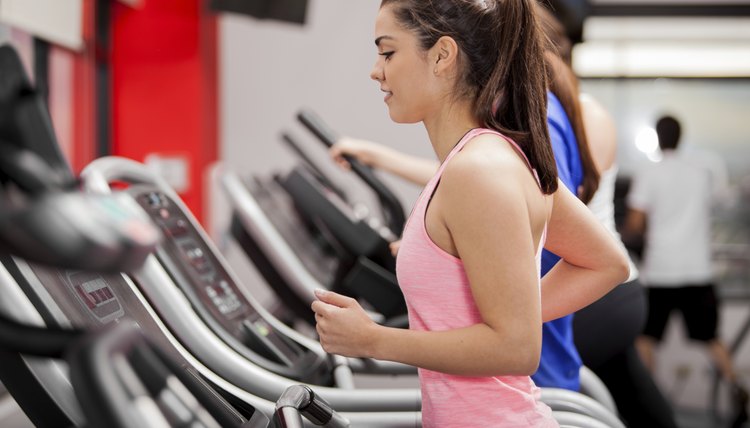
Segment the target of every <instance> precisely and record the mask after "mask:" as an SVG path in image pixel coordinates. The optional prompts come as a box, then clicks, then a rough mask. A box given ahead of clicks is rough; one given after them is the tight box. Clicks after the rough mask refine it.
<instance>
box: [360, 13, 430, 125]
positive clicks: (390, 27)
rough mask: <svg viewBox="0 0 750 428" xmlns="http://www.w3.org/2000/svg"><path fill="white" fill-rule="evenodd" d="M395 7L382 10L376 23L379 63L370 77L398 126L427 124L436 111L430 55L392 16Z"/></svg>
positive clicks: (412, 34) (377, 62)
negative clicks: (377, 86)
mask: <svg viewBox="0 0 750 428" xmlns="http://www.w3.org/2000/svg"><path fill="white" fill-rule="evenodd" d="M392 8H393V6H390V5H387V6H384V7H382V8H380V11H379V13H378V17H377V20H376V21H375V45H376V46H377V48H378V59H377V61H376V62H375V66H374V67H373V69H372V72H371V73H370V77H371V78H372V79H373V80H376V81H377V82H379V83H380V90H381V91H383V92H384V93H385V98H384V101H385V103H386V105H388V112H389V114H390V116H391V119H392V120H393V121H394V122H397V123H415V122H419V121H422V120H424V118H425V116H426V115H427V114H429V111H430V109H431V108H432V109H434V108H435V106H436V105H437V103H436V102H435V101H437V100H435V93H436V91H435V87H434V80H435V79H434V76H433V68H434V67H431V66H430V65H431V61H430V60H429V56H430V55H429V53H428V52H424V51H423V50H421V49H420V47H419V45H418V41H417V38H416V37H415V35H414V33H412V32H410V31H408V30H406V29H404V28H402V27H401V26H400V25H399V24H398V22H397V21H396V18H395V16H394V14H393V9H392Z"/></svg>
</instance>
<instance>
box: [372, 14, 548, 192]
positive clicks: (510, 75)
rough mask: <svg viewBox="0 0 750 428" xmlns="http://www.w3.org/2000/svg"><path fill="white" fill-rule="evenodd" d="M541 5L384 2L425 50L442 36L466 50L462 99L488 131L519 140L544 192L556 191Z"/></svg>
mask: <svg viewBox="0 0 750 428" xmlns="http://www.w3.org/2000/svg"><path fill="white" fill-rule="evenodd" d="M535 3H536V0H383V1H382V3H381V7H383V6H386V5H391V6H393V7H394V15H395V16H396V19H397V21H398V22H399V24H400V25H401V26H403V27H404V28H406V29H407V30H410V31H413V32H414V33H415V34H416V36H417V39H418V40H419V42H420V46H421V47H422V49H424V50H428V49H430V48H431V47H432V46H434V45H435V43H436V42H437V41H438V39H440V37H443V36H449V37H451V38H453V39H454V40H455V41H456V43H457V44H458V46H459V48H460V52H461V53H460V56H459V61H460V63H461V66H462V67H463V71H464V73H463V79H462V81H460V82H459V83H458V84H459V86H458V87H457V88H456V89H457V94H458V95H459V96H468V97H471V98H472V100H473V104H474V114H475V116H476V117H477V118H478V119H479V120H480V122H481V123H482V125H483V126H486V127H488V128H491V129H494V130H496V131H498V132H500V133H502V134H503V135H506V136H507V137H509V138H511V139H513V140H514V141H515V142H516V143H517V144H518V145H519V146H520V147H521V149H522V150H523V151H524V153H525V154H526V156H527V157H528V158H529V162H530V163H531V165H532V166H533V167H534V168H535V169H536V170H537V174H538V175H539V180H540V182H541V187H542V191H543V192H544V193H546V194H550V193H553V192H554V191H555V190H557V166H556V164H555V158H554V155H553V153H552V146H551V144H550V142H549V132H548V129H547V82H546V73H545V65H544V56H543V53H544V42H543V36H542V32H541V30H540V28H539V23H538V22H537V14H536V12H535V6H536V4H535Z"/></svg>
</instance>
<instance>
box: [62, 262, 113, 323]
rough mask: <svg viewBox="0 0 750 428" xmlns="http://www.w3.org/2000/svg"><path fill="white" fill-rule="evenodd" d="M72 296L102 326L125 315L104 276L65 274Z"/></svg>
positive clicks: (76, 273) (80, 273)
mask: <svg viewBox="0 0 750 428" xmlns="http://www.w3.org/2000/svg"><path fill="white" fill-rule="evenodd" d="M67 283H68V285H69V286H70V287H71V289H72V291H73V294H75V296H76V297H77V298H78V300H79V301H80V302H81V303H82V304H83V306H85V307H86V308H87V309H88V310H89V312H90V313H91V314H92V315H94V316H95V317H96V319H98V320H99V322H101V323H102V324H106V323H108V322H110V321H113V320H115V319H118V318H120V317H122V316H123V315H125V311H124V310H123V308H122V306H121V305H120V302H119V300H118V299H117V296H116V295H115V293H114V292H113V291H112V288H111V287H110V284H109V282H107V280H106V278H105V277H104V276H101V275H100V274H97V273H93V272H84V271H78V272H70V271H69V272H67Z"/></svg>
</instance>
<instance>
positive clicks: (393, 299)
mask: <svg viewBox="0 0 750 428" xmlns="http://www.w3.org/2000/svg"><path fill="white" fill-rule="evenodd" d="M298 119H299V120H300V122H301V123H302V124H303V125H305V126H306V127H307V128H308V129H309V130H310V131H311V132H312V133H313V134H314V135H315V136H316V137H318V139H320V140H321V141H322V142H323V143H324V144H326V145H328V146H330V145H331V144H333V143H334V142H335V140H336V137H335V134H334V133H333V132H332V131H331V130H330V129H329V128H328V127H327V126H326V125H325V124H324V123H323V122H322V121H321V120H320V119H319V118H318V117H317V116H316V115H315V114H314V113H313V112H311V111H307V110H303V111H301V112H300V113H299V115H298ZM283 140H284V142H285V143H286V144H287V145H288V146H289V147H290V148H291V149H292V150H293V151H294V152H295V153H296V154H297V155H298V156H299V157H300V159H301V160H302V162H301V163H300V164H299V165H298V166H296V167H295V168H293V169H292V170H291V171H289V172H288V173H286V174H277V175H274V176H273V177H271V178H261V177H257V176H255V177H249V178H247V179H242V178H240V177H239V176H238V175H236V174H234V173H232V172H226V173H225V174H224V175H223V177H222V186H223V188H224V190H225V192H226V194H227V196H228V198H229V200H230V202H231V204H232V206H233V213H232V220H231V226H230V228H231V233H232V236H233V237H234V238H235V239H236V241H237V242H238V243H239V245H240V246H241V247H242V248H243V250H244V251H245V253H246V254H247V255H248V257H249V258H250V259H251V260H252V261H253V264H254V265H255V266H256V268H257V269H258V270H259V271H260V272H261V274H262V275H263V276H264V277H265V278H266V280H267V282H268V283H269V284H270V285H271V286H272V288H273V289H274V291H275V292H276V294H277V296H278V297H279V299H280V300H281V301H282V302H283V303H284V305H285V306H286V307H287V308H288V309H290V310H291V312H293V314H294V316H295V318H296V319H301V320H303V321H305V322H307V323H309V324H310V325H314V324H315V320H314V317H313V315H312V313H311V312H310V309H309V308H310V303H311V302H312V301H313V300H314V294H313V290H314V289H315V288H325V289H330V290H332V291H336V292H338V293H341V294H345V295H348V296H352V297H355V298H357V299H358V300H359V301H360V302H361V303H362V304H363V307H365V309H367V310H369V311H370V312H371V313H372V314H373V319H375V320H376V321H377V322H380V323H382V324H384V325H389V326H393V327H406V326H407V325H408V320H407V316H406V302H405V301H404V298H403V294H402V293H401V289H400V288H399V286H398V283H397V281H396V276H395V258H394V257H393V255H391V253H390V250H389V246H388V245H389V242H391V241H393V240H395V239H397V237H398V236H399V235H400V233H401V229H402V228H403V225H404V221H405V219H404V212H403V208H402V206H401V204H400V202H399V201H398V199H397V198H396V197H395V195H394V194H393V193H392V192H391V191H390V190H389V189H388V188H387V187H386V186H385V185H384V184H383V183H382V182H381V181H380V180H379V179H378V178H377V177H376V176H375V175H374V173H373V172H372V170H370V169H369V168H368V167H365V166H363V165H361V164H360V163H358V162H356V161H352V168H353V170H354V172H355V173H356V174H357V175H358V176H359V177H360V178H361V179H362V180H363V181H364V182H365V183H366V184H367V185H368V187H369V188H371V189H372V190H373V192H374V193H375V195H377V197H378V199H379V200H380V202H381V203H380V205H381V208H382V217H383V218H384V219H385V221H384V222H383V221H380V220H379V219H378V218H377V217H373V216H369V215H368V214H366V213H363V212H362V210H360V209H358V208H359V207H354V206H352V205H351V204H350V203H349V202H348V201H347V199H348V198H347V196H346V194H345V192H343V191H342V190H340V188H339V187H338V186H336V185H335V184H334V182H333V180H332V179H330V178H329V177H327V176H326V174H325V173H324V172H323V171H322V169H321V168H319V167H318V166H316V164H315V162H313V161H312V160H311V158H310V156H308V155H307V153H306V152H305V150H303V149H302V147H301V145H300V144H299V143H298V142H297V141H295V139H294V138H292V137H291V135H289V134H288V133H285V134H283Z"/></svg>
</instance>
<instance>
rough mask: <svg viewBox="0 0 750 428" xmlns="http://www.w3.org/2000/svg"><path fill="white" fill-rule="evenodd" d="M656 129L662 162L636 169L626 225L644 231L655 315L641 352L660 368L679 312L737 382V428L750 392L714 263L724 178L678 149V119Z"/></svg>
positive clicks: (645, 264) (643, 268)
mask: <svg viewBox="0 0 750 428" xmlns="http://www.w3.org/2000/svg"><path fill="white" fill-rule="evenodd" d="M656 132H657V135H658V137H659V146H660V147H661V149H662V151H663V160H662V161H661V162H659V163H657V164H654V165H651V166H650V167H649V168H647V169H646V170H644V171H642V172H641V173H640V174H637V175H636V176H635V177H634V179H633V185H632V188H631V190H630V192H629V194H628V206H629V212H628V218H627V222H626V229H627V231H628V233H630V234H645V245H644V254H643V260H642V265H641V275H642V276H643V280H644V284H645V285H647V286H648V319H647V321H646V327H645V329H644V331H643V336H642V337H641V338H640V339H639V340H638V350H639V352H640V354H641V356H642V358H643V360H644V362H645V363H646V365H647V366H648V367H649V368H650V369H652V370H653V368H654V365H655V360H654V347H655V346H656V344H658V343H659V342H660V341H661V340H662V337H663V334H664V331H665V327H666V325H667V323H668V322H669V318H670V315H671V313H672V311H674V310H677V311H680V312H681V313H682V317H683V319H684V321H685V326H686V329H687V333H688V336H689V337H690V338H691V339H693V340H696V341H698V342H702V343H704V344H706V346H707V347H708V350H709V352H710V355H711V357H712V359H713V361H714V363H715V364H716V366H717V368H718V369H719V371H720V372H721V374H722V376H723V378H724V380H725V381H727V383H728V384H729V385H730V386H731V387H732V400H733V402H734V403H733V404H734V413H735V414H734V416H733V417H732V419H733V423H732V426H741V425H742V424H743V423H744V422H745V421H746V420H747V419H748V415H747V409H746V406H747V401H748V395H747V392H746V391H745V389H744V388H743V387H742V386H741V385H740V384H739V383H738V379H737V374H736V372H735V370H734V365H733V363H732V358H731V354H730V353H729V351H728V349H727V348H726V346H725V345H724V344H723V342H722V341H721V340H720V338H719V336H718V321H719V302H718V298H717V296H716V291H715V285H714V283H713V272H712V268H711V211H712V204H713V201H714V196H715V195H716V196H720V193H721V190H723V189H722V187H723V183H722V181H723V177H721V176H720V174H717V173H716V170H715V167H714V166H712V165H711V163H710V160H706V159H703V158H699V157H698V156H693V155H692V154H690V153H684V152H682V151H678V150H676V149H677V146H678V142H679V139H680V134H681V128H680V124H679V122H678V121H677V120H676V119H674V118H672V117H670V116H665V117H662V118H661V119H659V121H658V122H657V124H656ZM717 191H718V192H717Z"/></svg>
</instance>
